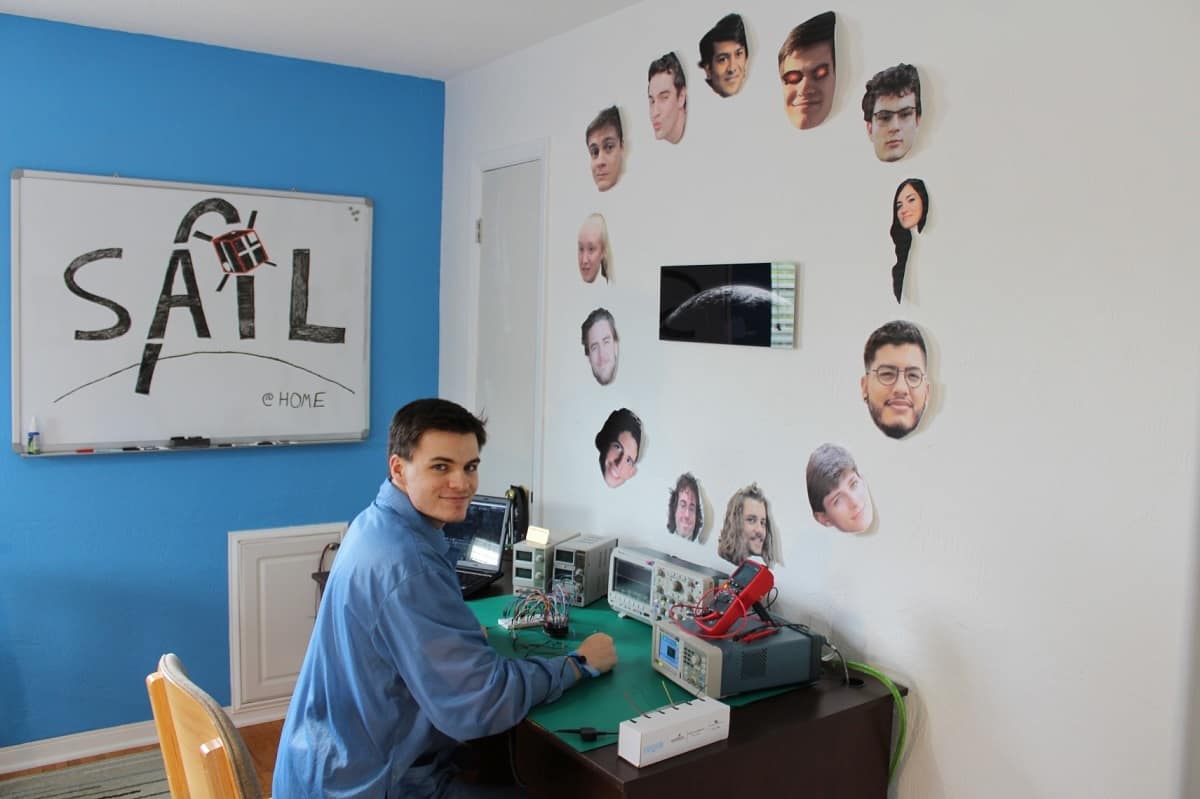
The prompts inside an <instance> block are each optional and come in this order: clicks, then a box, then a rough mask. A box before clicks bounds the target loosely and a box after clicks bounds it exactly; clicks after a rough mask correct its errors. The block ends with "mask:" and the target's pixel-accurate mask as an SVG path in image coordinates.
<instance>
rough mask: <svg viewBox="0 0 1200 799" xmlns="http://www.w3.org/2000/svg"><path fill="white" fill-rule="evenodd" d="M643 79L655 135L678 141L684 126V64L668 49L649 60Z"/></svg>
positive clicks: (673, 141) (657, 137)
mask: <svg viewBox="0 0 1200 799" xmlns="http://www.w3.org/2000/svg"><path fill="white" fill-rule="evenodd" d="M646 79H647V81H648V84H647V86H646V96H647V98H648V99H649V100H650V125H651V126H652V127H653V128H654V138H656V139H664V140H666V141H669V142H670V143H671V144H679V141H680V139H682V138H683V130H684V128H685V127H687V78H686V77H685V76H684V74H683V65H682V64H680V63H679V58H678V57H677V56H676V55H675V54H674V53H667V54H666V55H664V56H662V57H661V58H656V59H654V60H653V61H651V62H650V69H649V72H648V74H647V76H646Z"/></svg>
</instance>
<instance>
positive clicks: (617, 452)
mask: <svg viewBox="0 0 1200 799" xmlns="http://www.w3.org/2000/svg"><path fill="white" fill-rule="evenodd" d="M637 456H638V445H637V441H636V440H634V438H633V434H632V433H627V432H625V431H622V432H621V433H620V434H618V435H617V440H616V441H614V442H612V443H611V444H609V445H608V452H607V454H605V456H604V484H605V485H606V486H608V487H609V488H616V487H617V486H619V485H621V484H622V483H624V482H625V481H626V480H628V479H629V478H630V477H633V476H634V475H635V474H637Z"/></svg>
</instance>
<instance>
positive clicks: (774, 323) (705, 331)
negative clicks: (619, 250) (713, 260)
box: [658, 262, 796, 348]
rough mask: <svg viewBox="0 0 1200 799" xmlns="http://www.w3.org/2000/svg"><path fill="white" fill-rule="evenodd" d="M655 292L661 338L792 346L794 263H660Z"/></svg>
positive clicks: (794, 301) (763, 345)
mask: <svg viewBox="0 0 1200 799" xmlns="http://www.w3.org/2000/svg"><path fill="white" fill-rule="evenodd" d="M658 296H659V317H658V337H659V339H661V340H663V341H693V342H700V343H705V344H741V345H744V346H749V347H783V348H791V347H792V346H793V333H794V329H795V317H796V265H795V264H790V263H768V262H763V263H745V264H702V265H700V264H698V265H690V266H664V267H661V270H660V276H659V295H658Z"/></svg>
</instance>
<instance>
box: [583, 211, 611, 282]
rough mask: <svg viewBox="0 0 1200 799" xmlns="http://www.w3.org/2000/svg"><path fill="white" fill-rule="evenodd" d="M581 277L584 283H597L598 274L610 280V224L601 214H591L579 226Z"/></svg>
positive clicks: (605, 279)
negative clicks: (606, 222)
mask: <svg viewBox="0 0 1200 799" xmlns="http://www.w3.org/2000/svg"><path fill="white" fill-rule="evenodd" d="M578 245H579V249H578V255H579V277H581V278H582V279H583V282H584V283H595V282H596V276H597V275H599V276H600V277H602V278H604V282H606V283H607V282H608V280H609V276H608V265H609V261H611V260H612V254H611V252H610V250H611V246H610V245H609V243H608V225H607V224H605V222H604V217H603V216H601V215H600V214H591V215H590V216H588V218H587V219H585V220H583V224H582V225H580V226H579V241H578Z"/></svg>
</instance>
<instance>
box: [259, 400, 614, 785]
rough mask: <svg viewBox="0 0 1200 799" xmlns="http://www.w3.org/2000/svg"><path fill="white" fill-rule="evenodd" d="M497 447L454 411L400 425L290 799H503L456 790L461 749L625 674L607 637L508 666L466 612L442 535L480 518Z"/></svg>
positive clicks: (439, 404) (288, 731)
mask: <svg viewBox="0 0 1200 799" xmlns="http://www.w3.org/2000/svg"><path fill="white" fill-rule="evenodd" d="M486 440H487V435H486V433H485V432H484V428H483V423H482V422H481V421H480V420H479V419H477V418H476V417H475V416H473V415H472V414H471V413H470V412H469V411H467V410H466V409H465V408H462V407H461V406H459V405H456V404H454V403H452V402H448V401H446V400H440V399H424V400H416V401H415V402H411V403H409V404H408V405H405V406H404V407H403V408H401V409H400V410H399V411H397V412H396V415H395V417H394V418H393V419H392V425H391V429H390V431H389V435H388V479H387V480H385V481H384V483H383V485H382V486H381V487H380V489H379V494H378V495H377V496H376V498H375V501H374V502H373V503H372V504H371V506H370V507H368V508H367V509H366V510H364V511H363V512H362V513H360V514H359V515H358V517H357V518H356V519H355V520H354V522H353V523H352V524H351V525H350V529H349V530H348V531H347V533H346V536H345V540H344V541H343V542H342V546H341V549H340V550H339V552H338V555H337V559H336V560H335V561H334V565H333V568H332V569H331V571H330V574H329V579H328V582H327V583H326V586H325V595H324V598H323V599H322V601H321V603H320V610H319V612H318V613H317V621H316V624H315V626H314V627H313V633H312V638H311V639H310V641H309V645H308V653H307V654H306V655H305V658H304V665H303V667H302V668H301V670H300V676H299V678H298V680H297V682H296V688H295V692H294V693H293V695H292V702H291V706H290V707H289V708H288V713H287V720H286V721H285V722H284V726H283V733H282V735H281V737H280V741H279V754H278V758H277V760H276V764H275V776H274V783H273V785H272V793H273V795H274V796H275V797H278V799H296V798H297V797H334V798H336V797H381V798H382V797H393V798H394V797H445V796H492V795H499V794H496V793H489V792H488V791H495V790H496V789H489V788H487V787H486V786H472V785H466V784H463V783H459V782H456V781H454V776H455V768H454V767H453V766H452V764H451V763H450V754H451V752H452V750H453V749H454V748H455V747H456V746H457V744H458V742H459V741H466V740H470V739H472V738H480V737H483V736H487V735H493V734H496V733H498V732H502V731H504V730H507V729H509V728H510V727H512V726H514V725H516V724H517V723H518V722H519V721H521V719H523V718H524V717H525V715H526V713H528V712H529V709H530V708H531V707H532V706H533V705H536V704H539V703H541V702H553V701H554V700H555V699H557V698H558V697H559V696H561V695H562V693H563V691H564V690H566V689H567V688H570V687H571V686H573V685H574V684H575V683H576V682H578V681H579V680H581V679H587V678H588V675H589V674H592V675H598V674H599V673H603V672H606V671H608V670H609V669H611V668H612V667H613V665H614V664H615V663H616V659H617V656H616V651H615V650H614V648H613V644H612V639H611V638H610V637H608V636H607V635H604V634H603V633H596V634H594V635H591V636H589V637H588V638H587V639H585V640H584V641H583V642H582V643H581V644H580V645H579V649H578V650H576V651H575V652H573V653H572V654H571V655H569V656H567V657H555V658H528V659H525V660H517V659H512V658H507V657H503V656H501V655H499V654H497V653H496V651H495V650H493V649H492V647H491V646H490V645H489V644H488V641H487V637H486V636H485V635H484V632H483V630H481V629H480V627H479V623H478V622H477V621H476V619H475V616H474V615H473V614H472V613H471V610H470V608H468V607H467V605H466V603H465V602H463V599H462V593H461V590H460V588H459V585H458V578H457V576H456V575H455V572H454V563H453V562H452V561H451V560H450V559H449V558H448V556H447V551H448V549H449V547H448V544H447V542H446V539H445V537H444V536H443V535H442V529H441V528H442V526H443V525H444V524H445V523H446V522H457V521H462V520H463V518H464V517H465V516H466V513H467V508H468V506H469V504H470V502H471V497H472V496H474V494H475V491H476V489H477V488H478V485H479V475H478V469H479V451H480V449H481V448H482V447H483V445H484V442H485V441H486ZM503 795H512V794H511V793H506V794H503Z"/></svg>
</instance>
